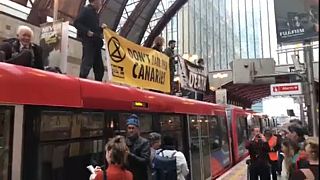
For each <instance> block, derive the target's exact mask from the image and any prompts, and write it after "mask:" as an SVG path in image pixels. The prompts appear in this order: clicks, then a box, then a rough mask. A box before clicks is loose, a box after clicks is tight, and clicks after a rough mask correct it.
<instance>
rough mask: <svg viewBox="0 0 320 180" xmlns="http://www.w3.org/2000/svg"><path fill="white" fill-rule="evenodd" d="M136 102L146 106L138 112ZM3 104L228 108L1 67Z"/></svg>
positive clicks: (182, 109)
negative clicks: (134, 104)
mask: <svg viewBox="0 0 320 180" xmlns="http://www.w3.org/2000/svg"><path fill="white" fill-rule="evenodd" d="M134 102H144V103H147V108H146V107H145V108H137V107H134V106H133V103H134ZM0 103H1V104H26V105H40V106H55V107H73V108H85V109H108V110H126V111H134V110H137V111H150V112H164V113H172V112H175V113H188V114H206V115H213V114H215V113H217V112H219V111H221V112H222V111H224V110H225V106H223V105H217V104H212V103H207V102H202V101H196V100H192V99H186V98H181V97H176V96H172V95H167V94H162V93H156V92H151V91H146V90H141V89H138V88H133V87H126V86H120V85H115V84H112V83H102V82H97V81H92V80H87V79H80V78H77V77H72V76H67V75H63V74H57V73H52V72H47V71H42V70H38V69H33V68H28V67H23V66H17V65H12V64H8V63H0Z"/></svg>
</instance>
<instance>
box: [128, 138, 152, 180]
mask: <svg viewBox="0 0 320 180" xmlns="http://www.w3.org/2000/svg"><path fill="white" fill-rule="evenodd" d="M127 146H128V147H129V150H130V153H129V156H128V170H129V171H131V172H132V174H133V180H148V168H149V164H150V145H149V141H148V140H147V139H145V138H143V137H138V138H137V139H136V140H135V141H131V140H129V139H127Z"/></svg>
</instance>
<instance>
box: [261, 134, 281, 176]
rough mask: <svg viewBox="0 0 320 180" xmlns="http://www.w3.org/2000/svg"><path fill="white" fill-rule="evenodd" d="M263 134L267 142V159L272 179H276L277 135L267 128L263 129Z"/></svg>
mask: <svg viewBox="0 0 320 180" xmlns="http://www.w3.org/2000/svg"><path fill="white" fill-rule="evenodd" d="M264 135H265V137H266V139H267V141H268V144H269V148H270V151H269V153H268V154H269V159H270V165H271V174H272V180H277V170H278V147H277V141H278V138H277V136H275V135H273V134H272V131H271V130H269V129H267V130H265V131H264Z"/></svg>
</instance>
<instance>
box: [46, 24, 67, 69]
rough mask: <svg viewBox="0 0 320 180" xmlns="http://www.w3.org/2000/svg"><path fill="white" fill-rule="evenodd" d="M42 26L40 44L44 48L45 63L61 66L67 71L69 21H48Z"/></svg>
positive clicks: (51, 65)
mask: <svg viewBox="0 0 320 180" xmlns="http://www.w3.org/2000/svg"><path fill="white" fill-rule="evenodd" d="M40 27H41V33H40V46H41V48H42V58H43V65H44V66H50V67H59V68H60V70H61V72H62V73H66V72H67V60H68V33H69V22H68V21H67V22H61V21H56V22H48V23H45V24H42V25H41V26H40Z"/></svg>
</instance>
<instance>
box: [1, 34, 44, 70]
mask: <svg viewBox="0 0 320 180" xmlns="http://www.w3.org/2000/svg"><path fill="white" fill-rule="evenodd" d="M0 50H1V51H3V52H4V53H5V62H8V63H12V64H16V63H15V62H14V61H20V60H22V61H25V60H24V59H23V58H31V61H30V62H31V63H29V64H30V65H25V66H28V67H33V68H37V69H42V70H43V69H44V68H43V60H42V49H41V47H40V46H38V45H36V44H34V43H31V48H30V52H31V53H30V56H26V57H24V56H21V57H20V58H19V59H18V58H16V57H18V55H19V54H21V52H20V42H19V40H18V39H17V38H10V39H6V40H4V41H3V43H1V44H0ZM13 58H15V59H13ZM17 64H19V63H17Z"/></svg>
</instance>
